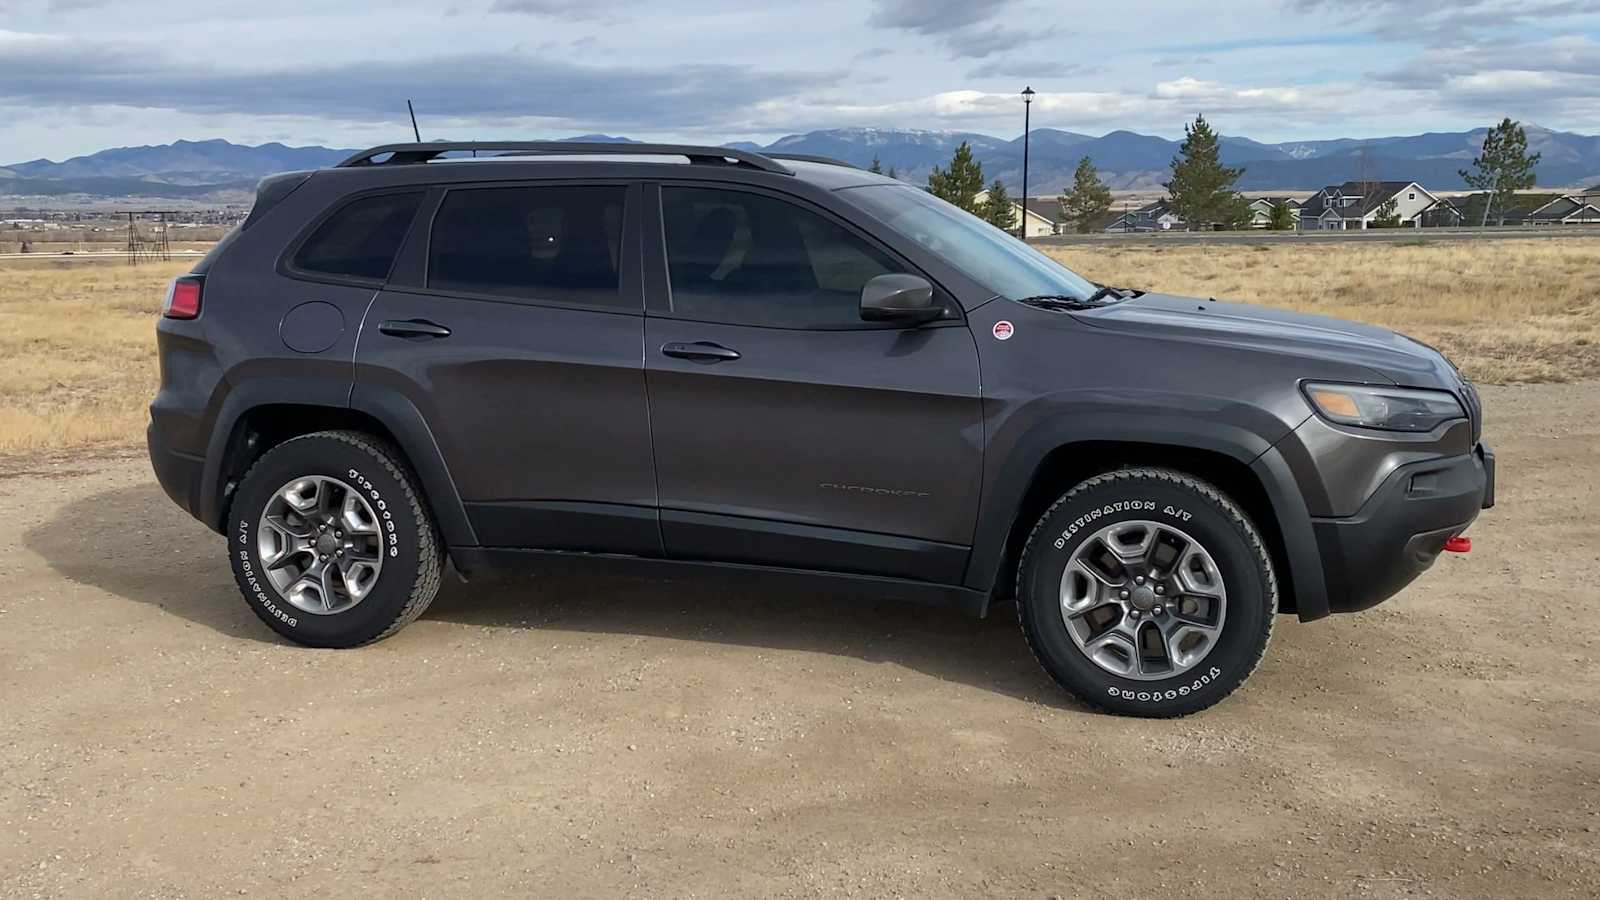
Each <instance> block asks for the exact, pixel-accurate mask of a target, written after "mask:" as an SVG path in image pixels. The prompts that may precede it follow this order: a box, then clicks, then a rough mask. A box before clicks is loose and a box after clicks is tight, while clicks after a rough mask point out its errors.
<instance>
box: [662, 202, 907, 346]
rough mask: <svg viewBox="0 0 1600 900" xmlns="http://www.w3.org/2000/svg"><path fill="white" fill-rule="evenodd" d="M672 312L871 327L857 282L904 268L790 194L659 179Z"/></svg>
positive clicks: (787, 324) (747, 321)
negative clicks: (862, 308)
mask: <svg viewBox="0 0 1600 900" xmlns="http://www.w3.org/2000/svg"><path fill="white" fill-rule="evenodd" d="M661 205H662V215H663V218H664V221H665V228H666V240H667V266H668V271H669V276H670V283H671V287H672V311H673V313H674V314H676V315H679V316H683V317H685V318H691V319H704V320H707V321H714V322H726V323H730V324H741V325H764V326H770V327H778V328H814V329H843V328H873V327H881V326H879V325H877V323H871V322H864V321H862V319H861V312H860V303H861V289H862V287H863V286H865V285H866V283H867V282H868V281H871V280H872V279H873V278H876V277H877V276H879V275H885V274H889V273H896V272H904V271H905V267H903V266H901V265H899V264H898V263H896V262H895V261H894V260H892V259H891V258H889V257H888V256H887V255H886V254H884V253H883V252H881V251H879V250H878V249H877V248H876V247H873V246H871V245H870V244H868V243H867V242H866V241H864V240H862V239H861V238H859V237H857V236H856V235H854V234H852V233H851V232H850V231H848V230H847V229H845V228H843V227H841V226H839V225H837V224H835V223H834V222H832V221H830V220H828V219H826V218H824V217H822V216H820V215H818V214H816V213H813V212H811V211H809V210H806V209H803V208H801V207H799V206H797V205H795V204H793V203H790V202H787V201H784V200H780V199H777V198H775V197H769V196H765V195H762V194H752V193H745V192H742V191H730V190H719V189H715V188H690V187H671V186H669V187H664V188H662V191H661Z"/></svg>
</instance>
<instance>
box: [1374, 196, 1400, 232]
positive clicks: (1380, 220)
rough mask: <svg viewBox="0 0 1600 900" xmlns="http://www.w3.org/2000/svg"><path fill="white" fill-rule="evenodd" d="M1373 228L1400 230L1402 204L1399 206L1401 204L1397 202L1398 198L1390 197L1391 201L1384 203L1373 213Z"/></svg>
mask: <svg viewBox="0 0 1600 900" xmlns="http://www.w3.org/2000/svg"><path fill="white" fill-rule="evenodd" d="M1372 227H1373V228H1399V227H1400V204H1399V202H1398V201H1397V199H1396V198H1394V197H1390V198H1389V199H1387V200H1385V201H1383V205H1381V206H1379V207H1378V208H1377V210H1375V211H1374V212H1373V214H1372Z"/></svg>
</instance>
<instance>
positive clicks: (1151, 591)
mask: <svg viewBox="0 0 1600 900" xmlns="http://www.w3.org/2000/svg"><path fill="white" fill-rule="evenodd" d="M1128 602H1129V603H1131V604H1133V608H1134V609H1137V610H1139V611H1141V612H1149V611H1150V610H1152V609H1155V608H1156V591H1155V588H1152V587H1151V586H1150V585H1148V584H1144V585H1140V586H1139V587H1136V588H1134V589H1133V594H1132V595H1131V596H1130V597H1129V598H1128Z"/></svg>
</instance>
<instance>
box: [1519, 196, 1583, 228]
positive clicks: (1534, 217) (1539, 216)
mask: <svg viewBox="0 0 1600 900" xmlns="http://www.w3.org/2000/svg"><path fill="white" fill-rule="evenodd" d="M1522 224H1524V225H1600V197H1591V196H1589V195H1586V194H1572V195H1568V196H1565V197H1557V198H1556V199H1554V200H1551V201H1550V202H1549V203H1546V204H1545V205H1543V206H1541V207H1539V208H1538V209H1536V210H1534V211H1533V212H1530V213H1528V214H1527V215H1524V216H1523V217H1522Z"/></svg>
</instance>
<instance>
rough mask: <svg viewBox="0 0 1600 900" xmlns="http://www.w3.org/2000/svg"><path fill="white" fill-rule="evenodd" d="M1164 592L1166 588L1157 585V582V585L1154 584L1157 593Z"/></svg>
mask: <svg viewBox="0 0 1600 900" xmlns="http://www.w3.org/2000/svg"><path fill="white" fill-rule="evenodd" d="M1166 592H1167V589H1166V588H1164V587H1162V586H1161V585H1159V584H1158V585H1156V593H1158V594H1165V593H1166Z"/></svg>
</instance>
